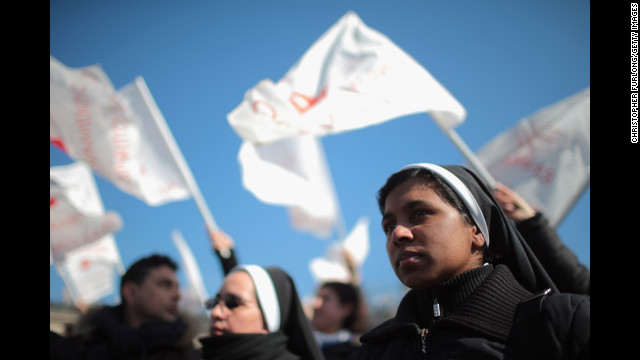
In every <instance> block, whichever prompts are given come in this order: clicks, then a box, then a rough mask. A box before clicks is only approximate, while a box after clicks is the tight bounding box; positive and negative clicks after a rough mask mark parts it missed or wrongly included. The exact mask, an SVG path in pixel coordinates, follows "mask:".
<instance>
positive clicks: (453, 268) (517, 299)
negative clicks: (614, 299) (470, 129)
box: [352, 163, 590, 360]
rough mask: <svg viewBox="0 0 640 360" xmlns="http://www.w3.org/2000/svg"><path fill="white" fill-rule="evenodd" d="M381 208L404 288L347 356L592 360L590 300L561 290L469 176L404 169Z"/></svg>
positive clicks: (453, 170)
mask: <svg viewBox="0 0 640 360" xmlns="http://www.w3.org/2000/svg"><path fill="white" fill-rule="evenodd" d="M378 204H379V207H380V210H381V213H382V228H383V231H384V233H385V234H386V238H387V239H386V249H387V254H388V257H389V261H390V263H391V267H392V268H393V270H394V272H395V274H396V276H397V277H398V279H399V280H400V281H401V282H402V283H403V284H404V285H406V286H407V287H408V288H410V290H409V291H408V292H407V294H406V295H405V296H404V298H403V299H402V301H401V303H400V305H399V306H398V310H397V313H396V315H395V317H394V318H392V319H389V320H388V321H386V322H384V323H382V324H380V325H379V326H377V327H375V328H374V329H373V330H371V331H370V332H368V333H367V334H364V335H363V336H362V337H361V338H360V340H361V342H362V343H363V345H362V346H361V347H360V348H358V349H357V350H356V352H355V353H354V354H353V356H352V359H368V360H369V359H394V360H398V359H416V358H429V359H454V358H456V359H461V358H466V359H509V358H513V359H589V358H590V297H589V296H588V295H583V294H566V293H558V291H557V290H558V289H557V287H556V286H555V284H554V283H553V281H552V280H551V278H550V277H549V275H548V274H547V273H546V271H545V270H544V268H543V267H542V265H541V264H540V262H539V261H538V259H537V258H536V256H535V255H534V253H533V252H532V251H531V249H530V248H529V247H528V245H527V244H526V242H525V241H524V240H523V238H522V235H520V233H519V232H518V231H517V230H516V228H515V226H514V225H513V224H512V223H511V221H510V220H509V219H508V218H507V216H506V215H505V213H504V212H503V211H502V210H501V208H500V205H499V203H498V202H497V200H496V199H495V198H494V197H493V195H492V191H491V190H490V189H488V188H487V187H486V186H485V185H484V183H483V182H482V181H481V180H480V179H479V178H478V177H477V176H476V175H475V174H474V173H473V172H472V171H470V170H468V169H466V168H464V167H460V166H437V165H433V164H426V163H423V164H413V165H409V166H406V167H404V168H403V169H401V170H400V171H398V172H397V173H394V174H392V175H391V176H390V177H389V178H388V179H387V182H386V183H385V185H384V186H383V187H382V188H381V189H380V190H379V192H378ZM530 305H533V306H530Z"/></svg>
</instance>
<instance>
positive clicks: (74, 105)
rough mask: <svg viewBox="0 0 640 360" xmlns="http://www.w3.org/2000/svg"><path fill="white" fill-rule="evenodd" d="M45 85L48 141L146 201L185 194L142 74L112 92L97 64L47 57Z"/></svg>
mask: <svg viewBox="0 0 640 360" xmlns="http://www.w3.org/2000/svg"><path fill="white" fill-rule="evenodd" d="M49 90H50V91H49V94H50V95H49V98H50V120H49V129H50V130H49V132H50V141H51V143H52V144H54V145H56V146H57V147H59V148H60V149H62V150H63V151H65V152H66V153H67V154H68V155H69V156H70V157H71V158H73V159H75V160H82V161H84V162H86V163H87V164H89V166H91V168H92V169H93V170H94V171H95V172H96V173H98V174H99V175H101V176H103V177H104V178H105V179H107V180H109V181H110V182H111V183H113V184H114V185H115V186H116V187H118V188H119V189H121V190H123V191H124V192H126V193H128V194H131V195H133V196H135V197H137V198H139V199H141V200H143V201H145V202H146V203H147V204H149V205H151V206H157V205H162V204H164V203H166V202H170V201H177V200H184V199H187V198H189V197H190V193H189V191H188V189H187V186H186V185H185V182H184V180H183V177H182V174H181V172H180V169H179V166H178V165H177V163H176V161H175V160H174V158H173V156H172V155H171V151H170V150H169V145H168V143H167V142H166V141H165V140H164V138H163V137H162V136H161V135H160V130H159V128H158V127H159V125H158V124H159V123H158V122H162V124H164V119H163V118H161V113H160V111H159V109H158V108H157V105H156V104H155V102H154V101H153V98H152V97H151V95H150V93H149V90H148V88H147V87H146V84H145V83H144V80H142V78H137V79H136V80H135V81H134V82H133V83H131V84H129V85H127V86H125V87H124V88H122V89H121V90H120V91H117V92H116V91H115V90H114V88H113V84H112V83H111V81H110V80H109V78H108V77H107V75H106V74H105V73H104V71H103V70H102V68H101V67H100V66H99V65H92V66H88V67H83V68H77V69H73V68H69V67H67V66H65V65H63V64H62V63H61V62H59V61H58V60H56V59H55V58H53V57H50V89H49Z"/></svg>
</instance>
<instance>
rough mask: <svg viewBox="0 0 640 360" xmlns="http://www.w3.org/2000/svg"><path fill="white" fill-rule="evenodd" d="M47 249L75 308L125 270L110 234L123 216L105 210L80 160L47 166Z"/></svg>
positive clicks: (103, 290) (96, 296) (107, 288)
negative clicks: (48, 171)
mask: <svg viewBox="0 0 640 360" xmlns="http://www.w3.org/2000/svg"><path fill="white" fill-rule="evenodd" d="M50 183H51V184H50V231H49V237H50V253H51V258H52V259H53V261H52V262H51V264H55V267H56V271H57V272H58V273H59V274H60V276H61V277H62V278H63V280H64V282H65V285H66V287H67V289H68V290H69V293H70V295H71V297H72V299H73V301H74V303H75V304H76V305H77V306H79V307H84V306H86V305H89V304H91V303H93V302H96V301H98V300H99V299H100V298H102V297H104V296H106V295H109V294H111V293H113V291H114V285H113V282H114V275H115V271H117V272H118V273H120V274H123V273H124V267H123V265H122V260H121V258H120V253H119V252H118V249H117V247H116V243H115V239H114V238H113V235H112V233H113V232H115V231H118V230H120V228H121V227H122V220H121V219H120V216H119V215H118V214H117V213H115V212H113V211H109V212H105V210H104V207H103V205H102V200H101V198H100V195H99V193H98V189H97V187H96V184H95V181H94V178H93V174H92V173H91V170H90V168H89V166H88V165H87V164H85V163H83V162H75V163H72V164H70V165H66V166H55V167H51V168H50Z"/></svg>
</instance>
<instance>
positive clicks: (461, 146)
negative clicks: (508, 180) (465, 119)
mask: <svg viewBox="0 0 640 360" xmlns="http://www.w3.org/2000/svg"><path fill="white" fill-rule="evenodd" d="M429 115H431V117H432V118H433V119H434V120H435V122H436V124H438V126H439V127H440V129H442V131H443V132H444V133H445V134H446V135H447V137H449V139H450V140H451V141H452V142H453V144H454V145H455V146H456V147H457V148H458V150H460V151H461V152H462V155H464V157H465V158H466V159H467V161H469V163H470V164H471V166H472V167H473V168H474V170H475V171H476V172H477V174H478V175H479V176H480V177H481V178H482V179H483V180H484V181H485V182H486V184H487V185H488V186H489V188H490V189H491V190H495V188H496V180H495V179H494V178H493V176H491V174H490V173H489V170H487V168H485V167H484V165H482V163H481V162H480V160H479V159H478V158H477V157H476V155H475V154H474V153H473V151H471V149H469V147H468V146H467V144H465V142H464V141H463V140H462V138H461V137H460V136H459V135H458V133H457V132H456V131H455V130H454V129H453V128H451V127H449V126H447V125H445V124H444V122H443V121H441V119H440V118H439V115H438V114H437V113H433V112H430V113H429Z"/></svg>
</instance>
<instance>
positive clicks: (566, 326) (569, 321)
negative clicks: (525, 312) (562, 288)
mask: <svg viewBox="0 0 640 360" xmlns="http://www.w3.org/2000/svg"><path fill="white" fill-rule="evenodd" d="M540 318H541V322H542V332H541V335H542V344H541V347H542V348H543V349H544V351H545V352H546V356H545V358H546V359H572V360H588V359H590V358H591V300H590V297H589V296H587V295H580V294H556V295H555V296H554V295H552V296H550V297H549V298H548V299H547V300H546V301H545V302H544V303H543V306H542V309H541V313H540Z"/></svg>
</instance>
